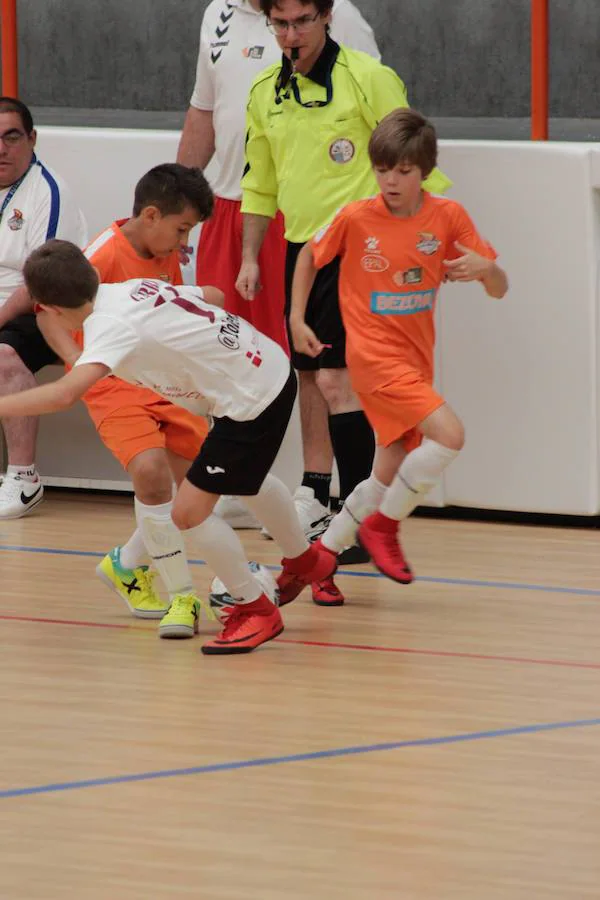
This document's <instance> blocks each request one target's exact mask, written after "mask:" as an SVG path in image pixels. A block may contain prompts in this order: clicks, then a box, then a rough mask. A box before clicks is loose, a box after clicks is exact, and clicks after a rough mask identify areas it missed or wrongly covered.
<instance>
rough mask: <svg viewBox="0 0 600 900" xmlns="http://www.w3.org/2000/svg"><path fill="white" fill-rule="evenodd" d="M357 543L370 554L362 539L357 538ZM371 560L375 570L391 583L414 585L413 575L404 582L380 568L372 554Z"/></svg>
mask: <svg viewBox="0 0 600 900" xmlns="http://www.w3.org/2000/svg"><path fill="white" fill-rule="evenodd" d="M357 543H358V546H359V547H362V549H363V550H364V551H365V553H369V551H368V550H367V548H366V547H365V545H364V544H363V542H362V541H361V539H360V537H358V538H357ZM369 559H370V560H371V565H372V566H374V568H376V569H377V571H378V572H381V574H382V575H385V577H386V578H389V579H390V581H395V582H396V584H412V583H413V581H414V580H415V576H414V575H412V574H411V575H410V576H408V577H407V579H406V580H403V579H402V578H395V577H394V576H393V575H388V573H387V572H384V570H383V569H382V568H381V567H380V566H378V565H377V563H376V562H375V560H374V559H373V557H372V556H371V555H370V554H369Z"/></svg>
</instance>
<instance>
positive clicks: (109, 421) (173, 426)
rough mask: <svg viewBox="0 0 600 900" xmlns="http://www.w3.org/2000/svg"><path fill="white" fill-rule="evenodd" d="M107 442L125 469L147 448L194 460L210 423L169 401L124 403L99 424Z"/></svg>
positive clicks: (107, 445)
mask: <svg viewBox="0 0 600 900" xmlns="http://www.w3.org/2000/svg"><path fill="white" fill-rule="evenodd" d="M98 434H99V435H100V437H101V439H102V441H103V443H104V444H105V445H106V447H108V449H109V450H110V452H111V453H112V454H113V456H115V457H116V458H117V459H118V460H119V462H120V463H121V465H122V466H123V468H124V469H127V467H128V466H129V464H130V462H131V461H132V459H134V457H136V456H137V455H138V454H139V453H143V452H144V450H156V449H161V450H170V451H171V452H172V453H175V454H177V456H182V457H183V458H184V459H189V460H193V459H195V458H196V456H197V455H198V453H199V452H200V448H201V446H202V444H203V443H204V438H205V437H206V435H207V434H208V422H207V421H206V419H203V418H202V417H201V416H195V415H193V414H192V413H191V412H189V411H188V410H187V409H183V408H182V407H181V406H175V404H173V403H169V402H168V400H161V399H159V400H157V401H156V402H155V403H147V404H145V405H144V406H123V407H121V409H119V410H117V411H116V412H112V413H110V414H109V415H108V416H107V417H106V418H105V419H103V421H102V422H101V423H100V425H99V426H98Z"/></svg>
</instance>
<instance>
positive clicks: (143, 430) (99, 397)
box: [38, 163, 220, 637]
mask: <svg viewBox="0 0 600 900" xmlns="http://www.w3.org/2000/svg"><path fill="white" fill-rule="evenodd" d="M212 202H213V201H212V193H211V191H210V188H209V187H208V185H207V183H206V181H205V179H204V177H203V176H202V173H201V171H200V169H190V168H187V167H185V166H182V165H178V164H175V163H166V164H164V165H160V166H156V167H155V168H153V169H151V170H150V171H149V172H148V173H146V175H144V176H143V177H142V178H141V180H140V181H139V182H138V184H137V186H136V189H135V198H134V207H133V216H132V217H131V218H130V219H124V220H121V221H117V222H114V223H113V224H112V225H111V226H110V227H109V228H107V229H106V230H105V231H103V232H102V233H101V234H100V235H98V237H96V238H95V240H93V241H92V242H91V244H90V245H89V246H88V248H87V250H86V256H87V258H88V259H89V260H90V262H91V263H92V264H93V265H94V266H95V268H96V269H97V271H98V274H99V277H100V280H101V281H102V282H103V283H109V284H114V283H118V282H123V281H128V280H129V279H132V278H146V277H147V278H152V279H160V280H161V281H165V282H168V283H169V284H173V285H180V284H182V283H183V279H182V276H181V270H180V266H179V251H180V248H181V247H182V246H183V245H185V244H186V243H187V240H188V235H189V232H190V230H191V229H192V228H193V227H194V226H195V225H197V224H198V222H201V221H205V220H206V219H208V218H209V216H210V214H211V212H212ZM211 290H216V289H211ZM218 293H220V292H218ZM214 299H218V298H213V300H214ZM38 322H39V323H40V325H41V327H42V328H43V330H44V333H45V335H46V339H47V340H48V341H49V342H50V343H51V344H52V345H53V346H54V349H55V350H56V351H57V352H58V353H59V355H60V356H61V357H62V358H63V359H64V360H65V362H66V363H67V365H68V366H70V365H72V364H73V363H74V362H75V360H76V359H77V358H78V357H79V355H80V353H81V350H82V349H83V332H77V333H75V334H74V335H73V336H72V337H71V336H70V335H69V334H67V332H64V331H62V330H61V331H60V333H59V332H58V331H57V329H56V327H54V328H53V327H52V326H53V321H52V320H49V318H48V315H47V313H42V314H40V315H38ZM84 402H85V404H86V406H87V408H88V412H89V414H90V416H91V418H92V420H93V422H94V424H95V426H96V428H97V430H98V434H99V435H100V437H101V438H102V441H103V443H104V444H105V445H106V447H108V449H109V450H110V451H111V453H112V454H113V456H115V457H116V458H117V459H118V460H119V462H120V463H121V465H122V466H123V468H124V469H125V470H126V471H127V474H128V475H129V476H130V478H131V481H132V483H133V487H134V491H135V512H136V519H137V522H138V526H139V527H138V529H137V530H136V531H135V532H134V534H133V535H132V536H131V537H130V539H129V540H128V541H127V542H126V543H125V544H124V545H123V546H121V547H115V548H114V549H113V550H111V552H110V553H109V554H107V556H105V557H104V559H103V560H102V562H100V564H99V565H98V567H97V569H96V571H97V573H98V575H99V577H100V578H101V579H102V580H103V581H104V582H106V583H107V584H108V585H109V586H110V587H112V588H113V589H114V590H115V591H116V592H117V593H118V594H119V596H121V597H122V598H123V600H124V601H125V603H126V604H127V606H128V607H129V609H130V611H131V612H132V613H133V615H134V616H138V617H141V618H161V619H162V622H161V624H160V626H159V634H160V636H161V637H192V636H193V634H194V632H195V630H197V620H198V615H199V601H198V599H197V597H196V596H195V594H194V591H193V588H192V579H191V575H190V572H189V567H188V564H187V560H186V555H185V549H184V546H183V541H182V538H181V534H180V532H179V530H178V529H177V528H175V526H174V525H173V523H172V521H171V507H172V494H173V480H175V482H176V483H177V484H180V483H181V481H182V480H183V478H184V476H185V474H186V472H187V470H188V468H189V465H190V463H191V461H192V460H193V459H194V458H195V457H196V456H197V455H198V452H199V450H200V447H201V445H202V442H203V440H204V438H205V437H206V434H207V433H208V424H207V422H206V420H205V419H202V418H200V417H199V416H198V415H193V414H192V413H191V412H189V411H188V410H187V409H182V408H181V407H180V406H175V405H174V404H172V403H169V402H168V401H167V400H165V399H164V398H163V397H159V396H158V394H155V393H154V392H153V391H151V390H149V389H148V388H146V387H136V386H134V385H131V384H128V383H127V382H125V381H122V380H121V379H120V378H116V377H114V376H110V377H108V378H104V379H102V381H99V382H98V383H97V384H96V385H94V386H93V387H92V388H91V389H90V390H89V391H88V392H87V393H86V395H85V397H84ZM144 520H151V524H152V528H153V531H154V532H156V535H157V539H160V542H161V543H162V544H163V545H164V546H165V547H167V546H168V552H167V553H165V554H164V557H165V558H164V559H162V560H161V559H159V560H155V566H156V568H157V569H158V571H159V572H160V574H161V576H162V579H163V581H164V582H165V585H166V587H167V589H168V590H169V596H170V604H167V605H165V603H164V601H163V600H162V599H161V598H160V596H159V594H158V592H157V591H156V589H155V588H154V585H153V572H152V571H151V570H149V568H148V566H147V565H146V562H147V557H148V554H147V551H146V546H145V544H144V539H143V537H142V522H143V521H144ZM165 614H166V615H165ZM163 617H164V618H163Z"/></svg>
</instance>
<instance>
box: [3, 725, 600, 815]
mask: <svg viewBox="0 0 600 900" xmlns="http://www.w3.org/2000/svg"><path fill="white" fill-rule="evenodd" d="M598 725H600V719H575V720H574V721H572V722H549V723H547V724H545V725H522V726H519V727H517V728H501V729H497V730H495V731H474V732H469V733H467V734H453V735H447V736H445V737H434V738H420V739H417V740H412V741H394V742H391V743H387V744H362V745H358V746H355V747H338V748H335V749H332V750H317V751H315V752H312V753H294V754H290V755H289V756H265V757H259V758H258V759H243V760H238V761H234V762H224V763H213V764H211V765H207V766H193V767H191V768H187V769H164V770H162V771H158V772H140V773H139V774H137V775H114V776H112V777H109V778H90V779H88V780H87V781H63V782H57V783H55V784H41V785H35V786H33V787H24V788H13V789H11V790H5V791H0V800H8V799H10V798H11V797H24V796H28V795H31V794H54V793H57V792H59V791H76V790H80V789H83V788H91V787H108V786H110V785H114V784H131V783H134V782H137V781H156V780H157V779H159V778H181V777H187V776H189V775H208V774H210V773H212V772H231V771H234V770H236V769H258V768H263V767H265V766H277V765H282V764H284V763H295V762H312V761H314V760H319V759H334V758H335V757H340V756H359V755H362V754H365V753H383V752H386V751H389V750H407V749H409V748H412V747H433V746H439V745H442V744H460V743H465V742H467V741H482V740H490V739H492V738H503V737H515V736H516V735H521V734H539V733H541V732H545V731H559V730H564V729H567V728H590V727H592V726H598Z"/></svg>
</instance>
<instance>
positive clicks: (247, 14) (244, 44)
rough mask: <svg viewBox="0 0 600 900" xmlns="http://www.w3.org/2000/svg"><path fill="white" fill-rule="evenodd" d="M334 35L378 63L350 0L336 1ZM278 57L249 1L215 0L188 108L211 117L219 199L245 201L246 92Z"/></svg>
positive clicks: (206, 15) (368, 31) (366, 28)
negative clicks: (373, 58) (205, 112)
mask: <svg viewBox="0 0 600 900" xmlns="http://www.w3.org/2000/svg"><path fill="white" fill-rule="evenodd" d="M331 35H332V37H333V39H334V40H335V41H337V42H338V43H339V44H346V46H348V47H352V48H354V49H355V50H362V51H364V52H365V53H369V54H370V55H371V56H374V57H375V58H376V59H380V55H379V50H378V49H377V44H376V42H375V36H374V34H373V29H372V28H371V27H370V25H369V24H368V23H367V22H366V21H365V20H364V18H363V17H362V15H361V14H360V12H359V11H358V9H357V8H356V6H354V4H353V3H352V2H351V0H334V4H333V17H332V25H331ZM279 59H281V49H280V47H279V45H278V44H277V40H276V39H275V36H274V35H273V34H272V33H271V32H270V31H269V29H268V28H267V20H266V17H265V16H264V15H263V13H262V12H257V11H256V10H255V9H254V7H253V6H252V5H251V4H250V3H249V0H212V3H210V4H209V5H208V7H207V8H206V12H205V13H204V19H203V21H202V28H201V30H200V49H199V53H198V66H197V71H196V84H195V87H194V93H193V94H192V98H191V100H190V104H191V106H194V107H195V108H196V109H202V110H207V111H212V113H213V125H214V129H215V157H216V160H215V161H216V164H217V166H218V174H217V176H216V179H215V181H214V182H213V190H214V192H215V194H216V195H217V196H218V197H223V198H224V199H226V200H240V199H241V196H242V191H241V188H240V181H241V179H242V175H243V172H244V165H245V162H244V142H245V132H246V106H247V103H248V94H249V93H250V87H251V85H252V82H253V81H254V79H255V77H256V76H257V75H259V74H260V72H262V70H263V69H266V68H267V66H270V65H273V63H276V62H277V61H278V60H279Z"/></svg>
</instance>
